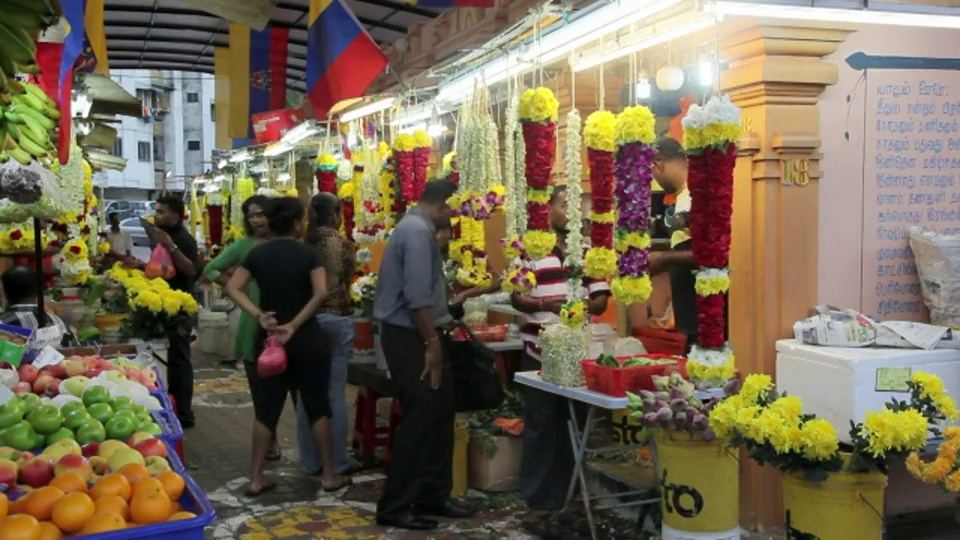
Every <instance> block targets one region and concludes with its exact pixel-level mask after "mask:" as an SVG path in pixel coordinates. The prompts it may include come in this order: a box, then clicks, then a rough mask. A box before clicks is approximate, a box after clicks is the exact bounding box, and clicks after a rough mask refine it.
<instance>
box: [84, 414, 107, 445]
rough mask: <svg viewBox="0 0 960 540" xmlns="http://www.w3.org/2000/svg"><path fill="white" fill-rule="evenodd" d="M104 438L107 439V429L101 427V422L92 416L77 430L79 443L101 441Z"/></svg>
mask: <svg viewBox="0 0 960 540" xmlns="http://www.w3.org/2000/svg"><path fill="white" fill-rule="evenodd" d="M105 440H107V430H106V429H105V428H104V427H103V424H101V423H100V422H98V421H96V420H95V419H93V418H91V419H90V421H89V422H87V423H86V424H84V425H82V426H80V429H78V430H77V442H79V443H80V444H87V443H91V442H103V441H105Z"/></svg>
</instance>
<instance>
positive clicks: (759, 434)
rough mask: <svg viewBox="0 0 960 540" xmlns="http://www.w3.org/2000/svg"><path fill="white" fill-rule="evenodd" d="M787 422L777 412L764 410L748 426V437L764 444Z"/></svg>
mask: <svg viewBox="0 0 960 540" xmlns="http://www.w3.org/2000/svg"><path fill="white" fill-rule="evenodd" d="M785 424H786V421H785V420H784V418H783V417H782V416H780V415H779V414H777V412H776V411H773V410H770V409H769V408H767V409H763V411H761V412H760V414H759V415H758V416H757V417H756V418H755V419H754V420H753V421H752V422H750V424H749V425H748V426H747V432H746V435H747V437H749V438H751V439H753V440H754V441H756V442H758V443H760V444H763V443H765V442H767V441H768V440H769V439H770V436H771V435H773V434H774V433H776V432H777V431H779V430H780V429H782V428H783V427H784V426H785Z"/></svg>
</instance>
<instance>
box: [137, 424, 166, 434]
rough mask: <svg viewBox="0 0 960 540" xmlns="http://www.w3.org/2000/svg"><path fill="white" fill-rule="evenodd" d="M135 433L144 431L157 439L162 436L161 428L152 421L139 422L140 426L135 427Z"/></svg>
mask: <svg viewBox="0 0 960 540" xmlns="http://www.w3.org/2000/svg"><path fill="white" fill-rule="evenodd" d="M137 431H145V432H147V433H149V434H151V435H153V436H154V437H159V436H160V435H163V428H161V427H160V425H159V424H157V423H156V422H154V421H153V420H150V421H146V422H140V425H138V426H137Z"/></svg>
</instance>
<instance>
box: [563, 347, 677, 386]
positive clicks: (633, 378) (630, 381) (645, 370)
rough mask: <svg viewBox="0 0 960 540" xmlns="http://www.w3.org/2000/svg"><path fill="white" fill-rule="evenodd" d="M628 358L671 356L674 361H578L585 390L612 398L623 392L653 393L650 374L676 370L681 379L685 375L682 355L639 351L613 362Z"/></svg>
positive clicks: (666, 373) (651, 375) (665, 373)
mask: <svg viewBox="0 0 960 540" xmlns="http://www.w3.org/2000/svg"><path fill="white" fill-rule="evenodd" d="M631 358H649V359H651V360H663V359H671V360H676V361H677V363H676V364H659V365H654V366H634V367H628V368H613V367H608V366H601V365H598V364H597V361H596V360H581V361H580V365H581V366H583V376H584V378H586V380H587V390H592V391H594V392H599V393H601V394H606V395H608V396H613V397H626V395H627V392H633V393H637V392H639V391H640V390H649V391H651V392H653V391H654V386H653V376H654V375H669V374H671V373H673V372H675V371H678V372H679V373H680V374H681V375H682V376H683V377H684V378H686V376H687V369H686V365H687V359H686V358H682V357H679V356H673V355H669V354H639V355H636V356H618V357H617V362H620V363H621V364H622V363H624V362H626V361H627V360H630V359H631Z"/></svg>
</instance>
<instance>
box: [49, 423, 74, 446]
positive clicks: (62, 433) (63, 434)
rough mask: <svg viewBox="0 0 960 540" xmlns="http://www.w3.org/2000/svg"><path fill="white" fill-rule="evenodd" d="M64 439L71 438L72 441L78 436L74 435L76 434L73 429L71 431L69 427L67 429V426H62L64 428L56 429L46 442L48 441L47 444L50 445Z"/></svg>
mask: <svg viewBox="0 0 960 540" xmlns="http://www.w3.org/2000/svg"><path fill="white" fill-rule="evenodd" d="M64 439H69V440H71V441H75V440H76V439H77V438H76V436H74V434H73V432H72V431H70V430H69V429H67V428H65V427H62V428H60V429H58V430H56V431H54V432H53V433H51V434H49V435H47V440H46V443H47V446H50V445H52V444H53V443H55V442H57V441H62V440H64Z"/></svg>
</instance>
